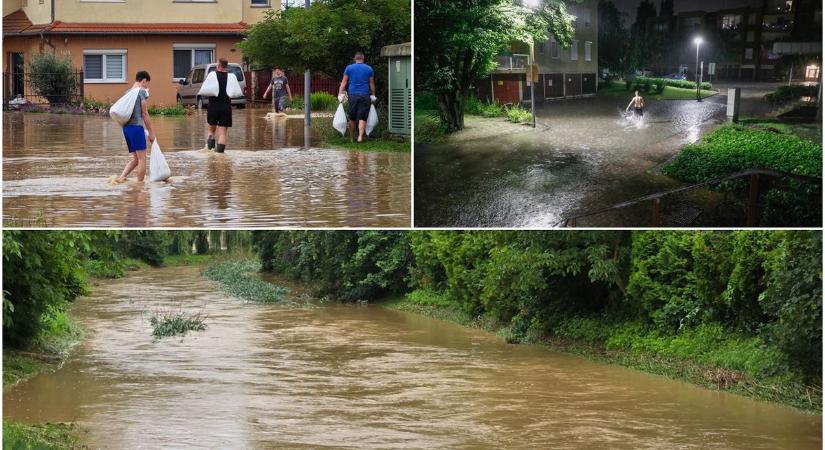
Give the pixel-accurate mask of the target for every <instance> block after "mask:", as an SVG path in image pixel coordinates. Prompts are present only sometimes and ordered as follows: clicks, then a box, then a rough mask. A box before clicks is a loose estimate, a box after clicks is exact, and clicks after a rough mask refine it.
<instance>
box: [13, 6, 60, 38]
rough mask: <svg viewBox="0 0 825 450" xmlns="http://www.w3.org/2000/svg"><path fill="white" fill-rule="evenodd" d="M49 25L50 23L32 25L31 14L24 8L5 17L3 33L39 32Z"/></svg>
mask: <svg viewBox="0 0 825 450" xmlns="http://www.w3.org/2000/svg"><path fill="white" fill-rule="evenodd" d="M48 27H49V25H48V24H46V25H32V21H31V20H29V16H27V15H26V13H25V12H23V10H22V9H18V10H17V11H15V12H13V13H11V14H9V15H8V16H5V17H3V35H14V34H37V33H40V32H41V31H43V30H44V29H46V28H48Z"/></svg>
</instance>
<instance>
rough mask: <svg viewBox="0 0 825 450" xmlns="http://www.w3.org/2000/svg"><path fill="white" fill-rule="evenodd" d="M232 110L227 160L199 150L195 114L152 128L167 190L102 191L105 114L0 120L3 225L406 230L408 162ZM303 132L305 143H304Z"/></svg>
mask: <svg viewBox="0 0 825 450" xmlns="http://www.w3.org/2000/svg"><path fill="white" fill-rule="evenodd" d="M267 112H268V110H267V109H246V110H235V111H234V112H233V114H234V117H233V122H234V124H233V125H234V126H233V127H232V128H231V130H230V132H229V139H228V142H227V152H226V154H224V155H217V154H214V153H208V152H205V151H203V150H201V149H202V148H203V147H204V146H205V135H204V133H205V131H204V130H205V128H204V125H205V120H206V119H205V114H206V113H205V112H196V113H195V114H193V115H189V116H184V117H156V118H153V121H154V124H155V129H156V133H157V136H158V142H159V144H160V145H161V147H162V149H163V150H164V153H165V155H166V159H167V161H168V163H169V166H170V168H171V169H172V174H173V176H172V179H171V182H170V183H148V182H147V183H145V184H144V185H141V184H138V183H136V182H134V179H135V178H134V175H133V176H132V178H131V180H132V181H131V182H129V183H126V184H123V185H116V186H113V185H111V184H109V182H108V181H109V177H110V176H112V175H118V174H119V173H120V171H121V170H122V169H123V166H124V165H125V164H126V162H128V161H129V155H128V153H127V150H126V147H125V143H124V139H123V135H122V132H121V129H120V127H119V126H118V125H117V123H116V122H114V121H113V120H111V119H109V118H108V117H106V116H102V117H101V116H90V115H60V114H33V113H20V112H6V113H3V120H4V123H3V180H4V183H3V209H4V212H3V214H4V216H3V221H4V223H5V225H6V226H41V227H59V226H73V227H74V226H77V227H90V226H93V227H204V226H206V227H212V226H218V227H274V226H300V227H366V226H369V227H407V226H409V224H410V189H411V187H410V184H411V182H410V154H408V153H381V152H357V151H347V150H330V149H321V148H317V147H316V145H317V139H316V138H315V137H314V136H310V139H309V146H306V145H305V144H306V143H305V135H304V125H303V121H302V120H301V119H285V118H279V119H277V120H268V119H267V118H266V113H267ZM309 134H312V133H309Z"/></svg>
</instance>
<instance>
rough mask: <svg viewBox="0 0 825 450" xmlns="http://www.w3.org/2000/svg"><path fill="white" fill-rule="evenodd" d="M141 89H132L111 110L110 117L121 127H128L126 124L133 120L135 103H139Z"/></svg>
mask: <svg viewBox="0 0 825 450" xmlns="http://www.w3.org/2000/svg"><path fill="white" fill-rule="evenodd" d="M139 92H140V88H132V89H130V90H129V92H127V93H126V94H124V95H123V97H120V98H119V99H118V101H116V102H115V104H114V105H112V107H111V108H109V117H111V118H112V119H115V121H116V122H117V123H119V124H120V126H123V125H126V122H128V121H129V119H131V118H132V113H133V112H135V102H137V98H138V93H139Z"/></svg>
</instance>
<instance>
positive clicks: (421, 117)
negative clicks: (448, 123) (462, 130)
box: [415, 110, 447, 144]
mask: <svg viewBox="0 0 825 450" xmlns="http://www.w3.org/2000/svg"><path fill="white" fill-rule="evenodd" d="M446 135H447V127H445V126H444V124H443V122H441V118H440V117H439V115H438V113H437V112H434V111H427V112H421V111H420V110H416V111H415V143H416V144H435V143H439V142H442V141H444V138H445V136H446Z"/></svg>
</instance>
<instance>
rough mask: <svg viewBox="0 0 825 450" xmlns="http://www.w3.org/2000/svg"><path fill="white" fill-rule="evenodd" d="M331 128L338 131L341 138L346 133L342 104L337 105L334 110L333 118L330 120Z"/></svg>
mask: <svg viewBox="0 0 825 450" xmlns="http://www.w3.org/2000/svg"><path fill="white" fill-rule="evenodd" d="M332 127H333V128H335V129H336V130H338V132H339V133H341V136H343V135H344V134H345V133H346V132H347V113H346V112H344V104H343V103H339V104H338V109H337V110H335V117H333V118H332Z"/></svg>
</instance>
